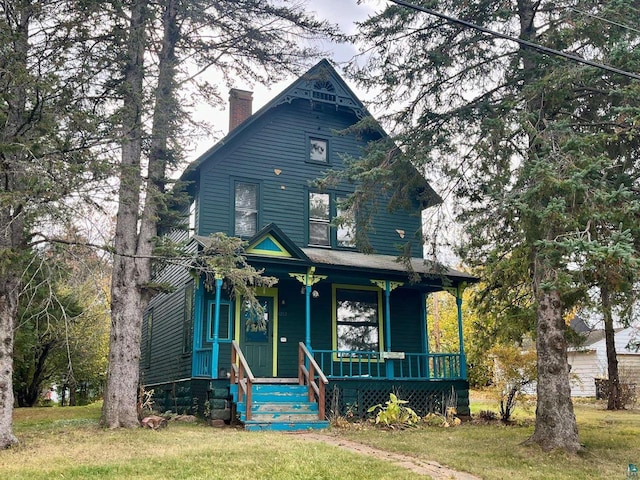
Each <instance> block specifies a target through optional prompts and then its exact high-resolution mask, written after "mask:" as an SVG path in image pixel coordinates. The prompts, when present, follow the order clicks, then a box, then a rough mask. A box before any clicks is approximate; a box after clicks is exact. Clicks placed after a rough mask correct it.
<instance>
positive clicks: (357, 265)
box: [301, 247, 478, 283]
mask: <svg viewBox="0 0 640 480" xmlns="http://www.w3.org/2000/svg"><path fill="white" fill-rule="evenodd" d="M301 250H302V251H303V252H304V253H305V255H306V256H307V257H309V260H311V261H312V262H313V263H314V264H316V265H328V266H332V267H344V268H348V269H349V270H361V271H374V270H376V271H385V272H389V273H395V274H406V273H407V270H408V266H407V264H406V263H405V262H403V261H402V260H401V259H399V257H396V256H394V255H379V254H374V253H360V252H353V251H349V250H330V249H327V248H314V247H308V248H302V249H301ZM410 263H411V268H412V269H413V271H414V272H415V273H418V274H420V275H423V276H427V277H442V276H445V277H448V278H449V279H451V280H454V281H458V282H471V283H475V282H477V281H478V279H477V278H476V277H474V276H472V275H469V274H467V273H464V272H461V271H459V270H454V269H453V268H449V267H446V266H444V265H437V264H435V263H434V262H431V261H429V260H425V259H423V258H416V257H412V258H411V259H410Z"/></svg>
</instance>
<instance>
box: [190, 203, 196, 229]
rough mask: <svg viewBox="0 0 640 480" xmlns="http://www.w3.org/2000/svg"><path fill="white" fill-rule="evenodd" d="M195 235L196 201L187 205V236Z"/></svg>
mask: <svg viewBox="0 0 640 480" xmlns="http://www.w3.org/2000/svg"><path fill="white" fill-rule="evenodd" d="M195 234H196V201H195V200H194V201H193V202H191V205H189V236H190V237H191V236H193V235H195Z"/></svg>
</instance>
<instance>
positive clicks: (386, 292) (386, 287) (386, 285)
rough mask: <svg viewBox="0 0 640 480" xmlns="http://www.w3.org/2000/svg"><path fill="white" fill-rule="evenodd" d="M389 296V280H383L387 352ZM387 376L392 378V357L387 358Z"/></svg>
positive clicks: (388, 339)
mask: <svg viewBox="0 0 640 480" xmlns="http://www.w3.org/2000/svg"><path fill="white" fill-rule="evenodd" d="M390 296H391V284H390V282H389V280H385V282H384V299H385V306H384V313H385V328H384V330H385V332H384V336H385V339H384V341H385V350H386V351H387V352H390V351H391V305H390V299H389V297H390ZM387 378H389V379H393V378H394V368H393V360H392V359H387Z"/></svg>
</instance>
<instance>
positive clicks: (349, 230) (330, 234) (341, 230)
mask: <svg viewBox="0 0 640 480" xmlns="http://www.w3.org/2000/svg"><path fill="white" fill-rule="evenodd" d="M343 198H344V197H340V196H338V195H337V194H335V193H318V192H309V245H317V246H323V247H343V248H353V247H355V225H354V222H353V220H352V219H351V217H350V215H349V213H348V211H346V210H344V209H342V208H341V201H342V200H343ZM336 217H340V219H341V221H340V225H338V226H335V225H333V224H332V221H333V220H335V218H336Z"/></svg>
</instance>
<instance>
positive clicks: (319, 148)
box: [307, 133, 331, 164]
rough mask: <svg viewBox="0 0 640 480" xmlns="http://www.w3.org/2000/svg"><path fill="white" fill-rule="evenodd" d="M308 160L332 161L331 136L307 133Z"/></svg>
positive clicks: (325, 162) (317, 161)
mask: <svg viewBox="0 0 640 480" xmlns="http://www.w3.org/2000/svg"><path fill="white" fill-rule="evenodd" d="M307 162H311V163H323V164H328V163H331V152H330V144H329V138H327V137H323V136H321V135H316V134H313V133H309V134H307Z"/></svg>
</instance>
